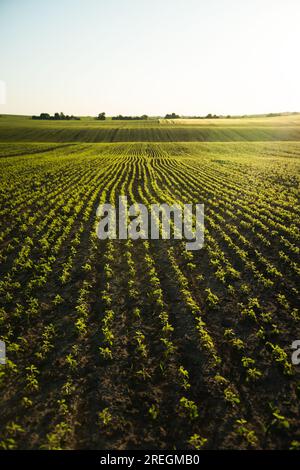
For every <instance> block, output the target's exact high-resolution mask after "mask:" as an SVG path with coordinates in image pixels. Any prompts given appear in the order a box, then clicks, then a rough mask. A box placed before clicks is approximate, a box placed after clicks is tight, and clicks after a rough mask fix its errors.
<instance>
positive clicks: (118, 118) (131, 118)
mask: <svg viewBox="0 0 300 470" xmlns="http://www.w3.org/2000/svg"><path fill="white" fill-rule="evenodd" d="M145 119H148V116H147V114H143V115H142V116H122V114H119V115H118V116H112V120H113V121H142V120H145Z"/></svg>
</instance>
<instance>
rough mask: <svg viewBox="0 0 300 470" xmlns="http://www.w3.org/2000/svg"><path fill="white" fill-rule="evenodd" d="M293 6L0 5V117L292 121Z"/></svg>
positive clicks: (299, 40)
mask: <svg viewBox="0 0 300 470" xmlns="http://www.w3.org/2000/svg"><path fill="white" fill-rule="evenodd" d="M299 55H300V0H0V80H2V81H4V82H5V84H6V91H7V98H6V104H1V105H0V113H15V114H33V113H34V114H37V113H40V112H50V113H53V112H55V111H58V112H59V111H63V112H65V113H68V114H77V115H96V114H98V113H99V112H101V111H105V112H106V114H108V115H111V114H119V113H121V114H144V113H146V114H149V115H163V114H165V113H169V112H176V113H179V114H183V115H194V114H196V115H203V114H207V113H216V114H250V113H265V112H277V111H278V112H280V111H300V60H299Z"/></svg>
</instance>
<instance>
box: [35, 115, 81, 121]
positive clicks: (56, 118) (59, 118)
mask: <svg viewBox="0 0 300 470" xmlns="http://www.w3.org/2000/svg"><path fill="white" fill-rule="evenodd" d="M32 119H40V120H42V121H71V120H76V121H79V120H80V117H77V116H73V114H72V115H71V116H69V115H68V114H66V115H65V114H64V113H55V114H54V115H53V116H51V115H50V114H48V113H41V114H40V115H39V116H32Z"/></svg>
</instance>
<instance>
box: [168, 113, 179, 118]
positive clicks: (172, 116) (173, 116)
mask: <svg viewBox="0 0 300 470" xmlns="http://www.w3.org/2000/svg"><path fill="white" fill-rule="evenodd" d="M178 118H180V116H179V115H178V114H176V113H171V114H166V115H165V119H178Z"/></svg>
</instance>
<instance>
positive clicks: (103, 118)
mask: <svg viewBox="0 0 300 470" xmlns="http://www.w3.org/2000/svg"><path fill="white" fill-rule="evenodd" d="M96 119H97V120H98V121H105V119H106V118H105V113H99V114H98V116H97V117H96Z"/></svg>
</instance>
